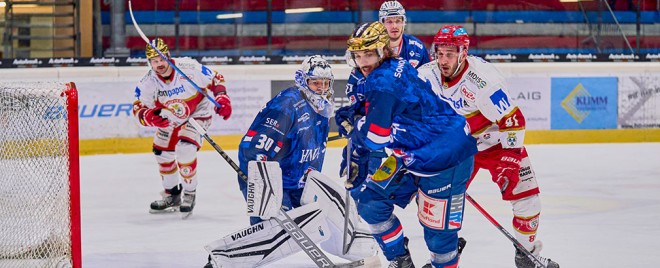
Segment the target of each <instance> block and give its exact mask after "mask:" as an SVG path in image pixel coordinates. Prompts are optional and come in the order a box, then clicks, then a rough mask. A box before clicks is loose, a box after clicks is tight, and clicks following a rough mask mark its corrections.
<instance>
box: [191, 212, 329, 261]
mask: <svg viewBox="0 0 660 268" xmlns="http://www.w3.org/2000/svg"><path fill="white" fill-rule="evenodd" d="M286 213H287V214H288V215H289V216H290V217H291V218H292V219H293V221H294V222H295V223H297V224H298V226H299V227H300V229H301V230H302V231H303V232H305V234H307V235H308V236H309V238H310V239H311V240H312V241H308V242H309V243H311V242H314V243H320V242H323V241H325V240H326V239H328V236H329V232H328V225H327V223H326V220H325V218H326V215H325V214H324V213H323V211H321V209H320V208H319V206H318V204H317V203H312V204H308V205H304V206H301V207H299V208H295V209H292V210H290V211H288V212H286ZM278 218H279V219H282V220H283V219H284V216H283V215H279V216H278ZM204 248H205V249H206V250H207V251H208V252H209V253H210V254H211V262H212V263H213V264H214V267H256V266H263V265H265V264H268V263H271V262H274V261H277V260H279V259H282V258H284V257H287V256H290V255H292V254H295V253H297V252H299V251H300V250H301V248H300V246H298V244H297V243H296V242H295V241H294V240H293V239H292V238H291V237H290V236H289V234H288V233H287V232H286V231H285V230H284V229H282V226H280V225H279V224H278V223H277V221H276V220H275V219H270V220H268V221H263V222H260V223H258V224H255V225H252V226H250V227H248V228H245V229H241V230H238V231H236V232H233V233H231V234H229V235H227V236H225V237H223V238H221V239H219V240H216V241H214V242H212V243H210V244H208V245H206V246H204Z"/></svg>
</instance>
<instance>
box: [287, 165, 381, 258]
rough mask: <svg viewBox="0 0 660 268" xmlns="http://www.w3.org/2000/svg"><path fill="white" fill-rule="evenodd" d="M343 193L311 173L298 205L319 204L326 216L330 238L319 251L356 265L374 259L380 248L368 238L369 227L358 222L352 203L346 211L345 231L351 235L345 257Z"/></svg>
mask: <svg viewBox="0 0 660 268" xmlns="http://www.w3.org/2000/svg"><path fill="white" fill-rule="evenodd" d="M345 197H346V189H344V187H342V186H340V185H339V184H338V183H336V182H334V181H332V179H330V178H328V177H327V176H325V175H323V174H322V173H320V172H318V171H315V170H312V171H310V172H309V174H307V181H306V183H305V189H304V190H303V194H302V198H301V200H300V203H301V204H303V205H306V204H312V203H318V204H319V206H320V207H321V209H322V210H323V212H324V213H325V214H326V215H327V216H328V217H327V218H326V219H327V220H328V225H329V228H330V229H329V230H330V238H329V239H328V240H326V241H325V242H323V243H321V248H322V249H323V250H325V251H327V252H328V253H330V254H332V255H335V256H339V257H342V258H344V259H347V260H350V261H355V260H360V259H365V258H368V257H371V256H374V255H376V254H377V253H378V250H379V247H378V244H377V243H376V240H374V238H373V237H372V236H371V232H370V231H368V230H369V226H368V225H367V224H366V223H364V222H362V221H361V220H359V217H358V214H357V209H356V207H355V203H354V202H351V204H350V206H349V210H348V216H349V224H348V231H349V232H350V233H351V237H352V241H350V248H349V250H348V252H347V253H346V254H345V255H344V254H342V249H343V237H344V214H345V213H344V200H346V199H345Z"/></svg>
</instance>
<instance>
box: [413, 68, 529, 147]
mask: <svg viewBox="0 0 660 268" xmlns="http://www.w3.org/2000/svg"><path fill="white" fill-rule="evenodd" d="M464 64H465V65H466V66H465V68H464V69H463V71H462V72H461V73H460V74H459V75H458V76H457V77H456V78H454V79H453V80H451V81H446V79H443V77H442V73H441V72H440V68H439V66H438V63H437V62H436V61H431V62H429V63H427V64H424V65H422V66H421V67H420V68H419V69H418V71H419V76H420V77H421V78H422V79H425V80H427V81H429V82H430V83H431V85H432V86H433V91H435V93H436V94H437V95H438V96H439V97H440V98H441V99H443V100H444V101H446V102H448V103H449V104H450V105H451V106H452V107H453V108H454V110H456V112H458V113H459V114H461V115H463V116H465V118H466V119H467V122H468V124H469V125H470V131H471V133H472V135H473V136H474V137H475V138H476V139H477V147H478V148H479V151H483V150H485V149H488V148H490V147H493V146H495V145H497V144H498V143H501V144H502V147H503V148H521V147H522V146H523V141H524V135H525V117H524V116H523V114H522V112H521V111H520V109H518V106H517V105H516V104H515V103H514V102H513V100H512V99H511V97H510V94H509V92H508V91H507V89H506V79H505V78H504V76H503V75H502V74H501V73H500V72H499V71H498V70H497V69H496V68H495V66H493V64H491V63H489V62H486V61H485V60H483V59H481V58H479V57H475V56H468V57H467V60H466V61H465V63H464Z"/></svg>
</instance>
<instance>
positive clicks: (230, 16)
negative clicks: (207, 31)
mask: <svg viewBox="0 0 660 268" xmlns="http://www.w3.org/2000/svg"><path fill="white" fill-rule="evenodd" d="M242 17H243V13H230V14H218V15H217V16H215V18H216V19H219V20H223V19H237V18H242Z"/></svg>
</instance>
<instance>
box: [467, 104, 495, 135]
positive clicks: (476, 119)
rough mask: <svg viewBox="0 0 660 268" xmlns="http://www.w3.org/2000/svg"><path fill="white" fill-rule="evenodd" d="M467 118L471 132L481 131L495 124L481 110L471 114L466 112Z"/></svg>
mask: <svg viewBox="0 0 660 268" xmlns="http://www.w3.org/2000/svg"><path fill="white" fill-rule="evenodd" d="M465 120H466V121H467V123H468V125H470V132H471V133H470V134H478V133H481V132H483V131H484V130H486V129H487V128H488V127H489V126H491V125H492V124H493V122H491V121H490V120H488V118H486V117H485V116H484V115H483V114H482V113H481V111H479V110H477V111H476V112H474V113H471V114H466V115H465Z"/></svg>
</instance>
